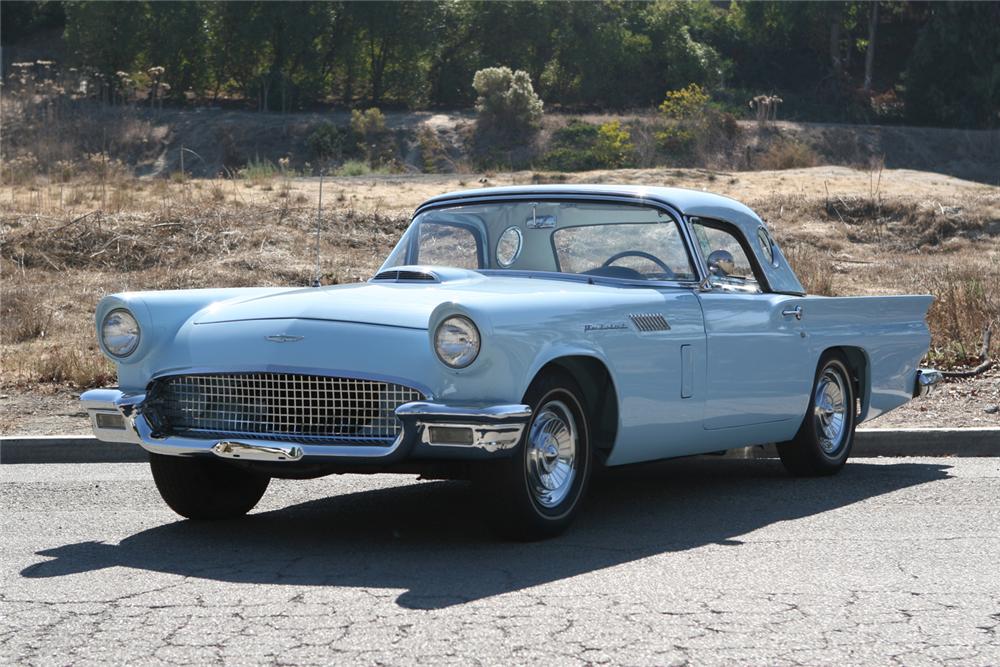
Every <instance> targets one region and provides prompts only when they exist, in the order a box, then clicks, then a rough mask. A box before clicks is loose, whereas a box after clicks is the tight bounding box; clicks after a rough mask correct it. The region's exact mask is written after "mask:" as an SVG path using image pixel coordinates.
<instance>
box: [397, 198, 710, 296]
mask: <svg viewBox="0 0 1000 667" xmlns="http://www.w3.org/2000/svg"><path fill="white" fill-rule="evenodd" d="M415 264H420V265H426V266H450V267H457V268H465V269H474V270H498V271H503V270H510V271H554V272H560V273H573V274H583V275H590V276H603V277H607V278H622V279H630V280H685V281H687V280H694V279H695V274H694V270H693V269H692V266H691V260H690V258H689V257H688V253H687V250H686V249H685V246H684V240H683V238H682V237H681V234H680V230H679V228H678V226H677V222H676V221H675V220H674V219H673V218H672V217H670V215H669V214H667V213H666V212H665V211H662V210H660V209H656V208H652V207H649V206H642V205H632V204H596V203H590V202H578V201H566V202H504V203H493V204H475V205H467V206H455V207H451V208H444V209H437V210H433V211H427V212H426V213H421V214H420V215H418V216H417V217H416V218H414V220H413V222H412V223H411V224H410V227H409V229H407V230H406V233H405V234H404V235H403V238H402V239H400V241H399V243H398V244H397V245H396V248H395V249H394V250H393V251H392V253H391V254H390V255H389V258H388V259H387V260H386V262H385V264H384V265H383V266H382V269H381V270H386V269H390V268H393V267H398V266H406V265H415Z"/></svg>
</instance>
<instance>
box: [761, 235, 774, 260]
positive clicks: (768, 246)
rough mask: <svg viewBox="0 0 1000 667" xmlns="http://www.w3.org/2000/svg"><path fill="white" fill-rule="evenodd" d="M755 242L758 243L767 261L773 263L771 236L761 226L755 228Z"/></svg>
mask: <svg viewBox="0 0 1000 667" xmlns="http://www.w3.org/2000/svg"><path fill="white" fill-rule="evenodd" d="M757 242H758V243H760V249H761V251H763V253H764V258H765V259H767V263H768V264H774V245H773V242H772V241H771V236H770V235H769V234H768V233H767V230H766V229H764V228H763V227H758V228H757Z"/></svg>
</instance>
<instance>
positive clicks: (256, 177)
mask: <svg viewBox="0 0 1000 667" xmlns="http://www.w3.org/2000/svg"><path fill="white" fill-rule="evenodd" d="M236 173H237V174H238V175H239V177H240V178H242V179H245V180H247V181H250V182H252V183H254V184H260V183H261V182H265V181H269V180H271V179H272V178H274V177H275V176H277V175H278V168H277V167H275V166H274V163H273V162H271V161H270V160H264V159H261V158H259V157H257V156H254V157H253V158H252V159H251V160H250V161H249V162H247V163H246V166H244V167H243V168H242V169H240V170H239V171H238V172H236Z"/></svg>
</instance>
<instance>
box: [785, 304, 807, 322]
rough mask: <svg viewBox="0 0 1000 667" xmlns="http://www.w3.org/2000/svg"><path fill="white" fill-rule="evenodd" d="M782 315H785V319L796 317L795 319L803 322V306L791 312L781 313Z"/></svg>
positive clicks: (796, 307) (792, 309)
mask: <svg viewBox="0 0 1000 667" xmlns="http://www.w3.org/2000/svg"><path fill="white" fill-rule="evenodd" d="M781 314H782V315H784V316H785V317H792V316H793V315H794V316H795V319H797V320H801V319H802V306H795V307H794V308H791V309H789V310H783V311H781Z"/></svg>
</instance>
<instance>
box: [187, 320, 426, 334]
mask: <svg viewBox="0 0 1000 667" xmlns="http://www.w3.org/2000/svg"><path fill="white" fill-rule="evenodd" d="M294 320H301V321H303V322H331V323H333V324H359V325H361V326H366V327H385V328H387V329H407V330H409V331H427V327H408V326H403V325H402V324H382V323H379V322H360V321H358V320H338V319H335V318H332V317H244V318H240V319H236V320H212V321H211V322H204V321H203V322H192V324H193V325H194V326H197V327H203V326H204V327H207V326H211V325H213V324H233V323H234V322H285V321H294Z"/></svg>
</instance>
